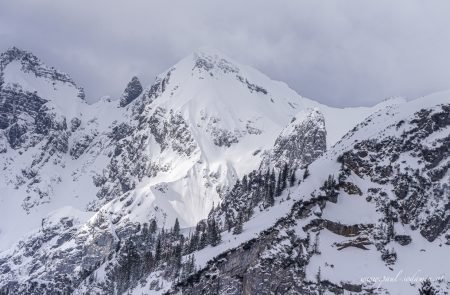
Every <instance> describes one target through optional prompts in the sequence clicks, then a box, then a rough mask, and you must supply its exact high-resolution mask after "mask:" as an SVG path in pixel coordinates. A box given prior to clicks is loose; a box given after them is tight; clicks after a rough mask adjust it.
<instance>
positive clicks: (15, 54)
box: [0, 46, 41, 71]
mask: <svg viewBox="0 0 450 295" xmlns="http://www.w3.org/2000/svg"><path fill="white" fill-rule="evenodd" d="M14 60H17V61H20V62H21V63H22V64H24V63H29V64H35V65H38V64H41V62H40V61H39V59H38V58H37V57H36V56H35V55H33V54H32V53H31V52H28V51H26V50H22V49H20V48H17V47H15V46H13V47H10V48H8V49H7V50H6V51H5V52H3V53H2V54H1V55H0V70H2V71H3V70H4V69H5V68H6V66H7V65H8V64H9V63H11V62H12V61H14Z"/></svg>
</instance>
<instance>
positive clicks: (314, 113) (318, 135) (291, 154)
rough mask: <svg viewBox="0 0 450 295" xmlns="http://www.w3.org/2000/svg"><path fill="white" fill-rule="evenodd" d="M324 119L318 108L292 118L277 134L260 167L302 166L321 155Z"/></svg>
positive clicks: (323, 148) (324, 130)
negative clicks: (272, 146) (273, 144)
mask: <svg viewBox="0 0 450 295" xmlns="http://www.w3.org/2000/svg"><path fill="white" fill-rule="evenodd" d="M326 136H327V133H326V129H325V119H324V117H323V115H322V113H320V112H319V110H318V109H311V110H309V111H308V112H307V113H304V114H302V115H300V118H299V119H296V118H294V119H293V121H292V122H291V124H289V125H288V126H287V127H286V128H285V129H284V130H283V131H282V132H281V134H280V136H278V138H277V139H276V141H275V146H274V148H273V150H271V151H270V152H268V153H266V154H265V155H264V157H263V160H262V162H261V168H263V169H267V168H269V167H276V168H281V167H283V166H284V165H285V164H288V165H289V166H293V167H303V166H306V165H308V164H310V163H311V162H312V161H314V160H315V159H317V158H318V157H319V156H320V155H322V154H323V153H324V152H325V150H326V148H327V144H326Z"/></svg>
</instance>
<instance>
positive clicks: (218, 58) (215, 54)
mask: <svg viewBox="0 0 450 295" xmlns="http://www.w3.org/2000/svg"><path fill="white" fill-rule="evenodd" d="M192 56H193V62H194V67H193V69H192V70H193V71H195V70H197V71H198V72H199V73H202V72H209V73H210V74H211V73H218V72H223V73H225V74H226V73H238V72H239V67H238V65H237V63H235V62H234V61H233V60H232V59H231V58H229V57H228V56H226V55H225V54H223V53H222V52H220V51H219V50H217V49H214V48H210V47H201V48H199V49H197V50H196V51H194V53H193V54H192Z"/></svg>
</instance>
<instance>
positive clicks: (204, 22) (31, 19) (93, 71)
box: [0, 0, 450, 106]
mask: <svg viewBox="0 0 450 295" xmlns="http://www.w3.org/2000/svg"><path fill="white" fill-rule="evenodd" d="M449 9H450V2H448V1H421V0H398V1H387V0H386V1H384V0H380V1H360V0H352V1H337V0H336V1H334V0H329V1H298V0H292V1H287V0H286V1H283V0H281V1H260V0H248V1H237V0H232V1H201V0H191V1H182V0H178V1H164V2H163V1H144V0H135V1H110V0H96V1H87V0H78V1H71V2H69V1H50V0H41V1H32V0H15V1H0V50H4V49H6V48H7V47H9V46H12V45H16V46H19V47H22V48H24V49H28V50H31V51H33V52H34V53H35V54H36V55H38V56H39V57H41V58H42V59H43V60H44V61H45V62H47V63H48V64H51V65H54V66H55V67H57V68H59V69H61V70H63V71H66V72H68V73H70V74H71V75H72V76H73V77H74V79H75V80H76V81H77V82H78V83H79V84H80V85H81V86H83V87H85V89H86V91H87V94H88V97H89V98H90V100H95V99H97V98H98V97H100V96H102V95H107V94H109V95H113V96H118V95H119V94H120V93H121V91H122V90H123V88H124V87H125V85H126V84H127V82H128V80H129V79H130V78H131V77H132V76H133V75H138V76H139V77H140V78H141V79H142V81H143V83H144V84H149V83H151V82H152V80H153V78H154V76H155V75H156V74H158V73H160V72H162V71H164V70H166V69H167V68H168V67H170V66H171V65H173V64H174V63H176V62H177V61H178V60H179V59H181V58H183V57H184V56H185V55H187V54H189V53H190V52H192V51H194V50H195V49H196V48H198V47H201V46H204V45H208V46H212V47H216V48H218V49H220V50H221V51H223V52H224V53H226V54H228V55H229V56H231V57H233V58H234V59H236V60H238V61H240V62H242V63H245V64H249V65H252V66H254V67H256V68H258V69H260V70H261V71H263V72H264V73H266V74H267V75H269V76H270V77H272V78H273V79H277V80H282V81H285V82H287V83H288V84H289V85H290V86H291V87H292V88H294V89H295V90H296V91H297V92H299V93H300V94H301V95H304V96H307V97H311V98H313V99H316V100H319V101H321V102H323V103H326V104H330V105H337V106H347V105H370V104H373V103H376V102H378V101H380V100H381V99H384V98H385V97H389V96H407V97H417V96H420V95H424V94H427V93H430V92H433V91H439V90H442V89H448V88H450V78H449V77H450V58H449V52H450V30H448V28H450V19H449V18H448V12H449V11H450V10H449Z"/></svg>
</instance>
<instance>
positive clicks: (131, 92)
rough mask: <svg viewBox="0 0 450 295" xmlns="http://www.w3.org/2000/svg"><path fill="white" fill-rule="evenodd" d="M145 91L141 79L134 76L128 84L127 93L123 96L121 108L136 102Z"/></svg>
mask: <svg viewBox="0 0 450 295" xmlns="http://www.w3.org/2000/svg"><path fill="white" fill-rule="evenodd" d="M142 91H143V88H142V84H141V81H139V78H138V77H136V76H134V77H133V78H131V81H130V82H128V85H127V87H126V88H125V91H124V92H123V94H122V98H121V99H120V106H121V107H125V106H127V105H128V104H129V103H130V102H132V101H133V100H135V99H136V98H137V97H138V96H139V95H141V93H142Z"/></svg>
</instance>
